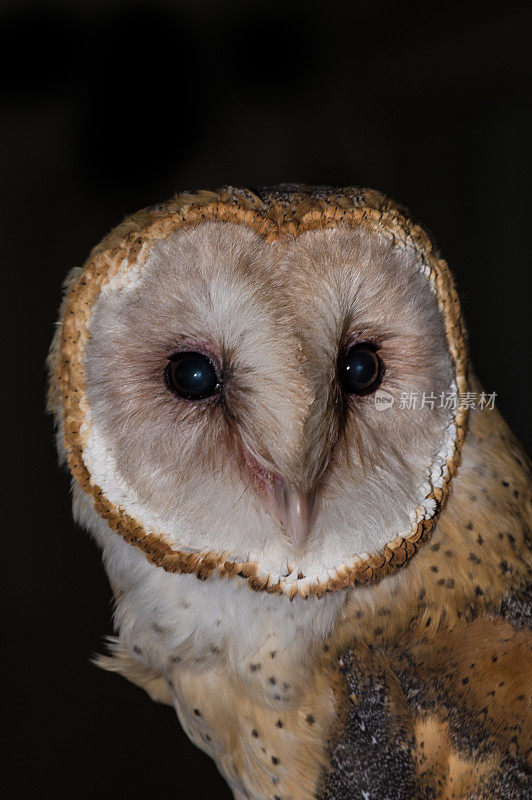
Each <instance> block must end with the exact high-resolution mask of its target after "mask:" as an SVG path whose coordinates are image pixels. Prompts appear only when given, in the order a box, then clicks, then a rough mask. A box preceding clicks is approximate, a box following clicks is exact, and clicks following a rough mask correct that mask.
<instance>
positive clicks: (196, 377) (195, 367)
mask: <svg viewBox="0 0 532 800" xmlns="http://www.w3.org/2000/svg"><path fill="white" fill-rule="evenodd" d="M164 377H165V381H166V385H167V386H168V388H169V389H170V391H171V392H173V393H174V394H176V395H177V396H178V397H183V398H184V399H185V400H203V399H204V398H205V397H211V396H212V395H214V394H217V392H218V391H219V390H220V381H219V380H218V375H217V374H216V370H215V368H214V364H213V363H212V361H211V360H210V359H209V358H207V356H205V355H203V353H193V352H183V353H176V354H175V355H174V356H172V358H171V359H170V360H169V362H168V364H167V365H166V369H165V371H164Z"/></svg>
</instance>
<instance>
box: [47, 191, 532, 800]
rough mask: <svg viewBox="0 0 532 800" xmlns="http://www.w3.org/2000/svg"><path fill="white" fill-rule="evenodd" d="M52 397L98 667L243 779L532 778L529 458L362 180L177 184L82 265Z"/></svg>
mask: <svg viewBox="0 0 532 800" xmlns="http://www.w3.org/2000/svg"><path fill="white" fill-rule="evenodd" d="M49 366H50V376H51V379H50V390H49V408H50V410H51V411H52V412H53V414H54V415H55V418H56V422H57V441H58V448H59V453H60V457H61V459H62V460H63V461H64V462H65V463H66V464H67V465H68V469H69V471H70V473H71V475H72V487H73V512H74V516H75V518H76V520H77V521H78V522H79V523H80V524H81V525H82V526H84V527H85V528H87V529H88V530H89V531H90V533H91V534H92V536H93V537H94V539H95V540H96V542H97V544H98V545H99V547H100V548H101V550H102V556H103V561H104V564H105V568H106V571H107V574H108V577H109V581H110V584H111V587H112V590H113V593H114V597H115V616H114V622H115V632H116V636H115V637H113V639H112V640H111V642H110V645H109V647H110V650H109V652H108V653H107V654H106V655H104V656H102V657H101V658H100V660H99V663H100V665H101V666H103V667H105V668H106V669H109V670H111V671H115V672H117V673H120V674H122V675H124V676H125V677H126V678H128V679H129V680H131V681H133V682H134V683H135V684H138V685H139V686H141V687H143V688H144V689H145V690H146V691H147V692H148V693H149V695H150V696H151V697H152V698H154V699H155V700H158V701H160V702H164V703H168V704H170V705H172V706H173V707H174V708H175V709H176V712H177V715H178V717H179V721H180V723H181V725H182V726H183V728H184V730H185V732H186V733H187V735H188V736H189V737H190V739H191V740H192V741H193V742H194V743H195V744H196V745H197V746H198V747H200V748H201V749H202V750H204V751H205V752H206V753H208V754H209V755H210V756H211V757H212V758H213V759H214V760H215V762H216V764H217V766H218V768H219V770H220V771H221V773H222V775H223V776H224V778H225V780H226V781H227V783H228V784H229V786H230V788H231V790H232V792H233V794H234V797H235V798H237V799H238V800H243V798H252V800H310V798H318V800H346V798H360V800H386V799H388V800H444V798H445V800H451V798H454V799H458V798H463V799H464V800H465V798H468V799H469V800H473V799H474V800H481V799H482V800H484V799H487V798H499V799H500V800H515V799H516V798H525V797H530V796H531V795H530V784H529V783H527V773H526V751H527V748H528V746H529V742H528V736H529V731H530V727H529V723H530V720H529V706H528V705H527V702H528V701H527V698H528V696H529V694H530V676H531V664H530V638H529V635H528V632H527V630H528V629H527V623H528V622H529V614H530V611H529V605H527V594H526V582H527V577H529V573H530V559H529V555H528V553H529V551H528V548H527V544H526V535H527V530H528V521H529V520H530V483H529V472H528V469H529V467H528V462H527V459H526V456H525V455H524V454H523V452H522V450H521V448H520V446H519V444H518V443H517V442H516V440H515V439H514V437H513V436H512V434H511V432H510V431H509V429H508V428H507V426H506V424H505V423H504V422H503V420H502V419H501V417H500V416H499V413H498V411H497V409H496V408H493V404H492V403H491V404H490V403H489V402H486V393H485V392H484V391H483V390H482V387H481V386H480V385H479V383H478V382H477V380H476V379H475V377H474V375H473V373H472V371H471V369H470V368H469V367H468V360H467V354H466V344H465V335H464V326H463V321H462V317H461V312H460V307H459V300H458V296H457V293H456V290H455V286H454V282H453V278H452V277H451V274H450V272H449V270H448V267H447V265H446V263H445V262H444V261H443V260H442V259H441V258H440V256H439V254H438V251H437V250H436V248H435V246H434V244H433V243H432V242H431V240H430V238H429V237H428V235H427V234H426V233H425V231H424V230H423V229H422V228H420V227H419V226H418V225H416V224H414V223H413V222H412V221H411V220H410V219H409V217H408V216H407V214H406V213H405V212H404V210H403V209H402V208H401V207H399V206H397V205H395V204H394V203H392V202H391V201H389V200H388V199H386V198H385V197H383V196H382V195H380V194H378V193H377V192H374V191H369V190H360V189H355V188H346V189H340V190H338V189H332V188H329V187H306V186H298V185H291V184H290V185H288V184H287V185H281V186H277V187H268V188H262V189H254V190H253V191H251V190H248V189H238V188H234V187H225V188H223V189H221V190H219V191H200V192H197V193H182V194H179V195H177V196H176V197H174V198H173V199H171V200H170V201H169V202H166V203H163V204H161V205H155V206H152V207H150V208H147V209H144V210H143V211H140V212H139V213H137V214H135V215H133V216H132V217H130V218H128V219H126V220H125V221H124V222H123V223H122V224H121V225H119V226H118V227H117V228H116V229H115V230H113V231H112V232H111V233H110V234H109V235H108V236H107V237H106V238H105V239H104V240H103V241H102V242H101V243H100V244H99V245H97V246H96V247H95V248H94V250H93V251H92V253H91V255H90V257H89V259H88V261H87V262H86V264H85V265H84V267H83V268H76V269H74V270H73V271H72V272H71V273H70V275H69V277H68V278H67V282H66V292H65V298H64V301H63V306H62V309H61V313H60V320H59V323H58V327H57V332H56V335H55V338H54V340H53V343H52V346H51V350H50V356H49Z"/></svg>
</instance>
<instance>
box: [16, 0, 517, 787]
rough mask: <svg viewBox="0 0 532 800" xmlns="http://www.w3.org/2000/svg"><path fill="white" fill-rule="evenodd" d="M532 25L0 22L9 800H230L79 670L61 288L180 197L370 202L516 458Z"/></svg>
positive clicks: (162, 7)
mask: <svg viewBox="0 0 532 800" xmlns="http://www.w3.org/2000/svg"><path fill="white" fill-rule="evenodd" d="M531 22H532V19H531V16H530V12H529V11H528V10H526V6H525V4H523V6H515V5H512V4H511V3H503V4H498V6H493V7H491V8H490V6H489V5H488V4H487V3H485V2H483V3H467V2H460V3H455V2H450V1H449V2H445V3H437V2H423V3H419V4H410V5H408V4H407V5H405V4H404V3H401V2H378V3H377V2H353V3H349V4H347V3H346V4H341V3H339V2H335V0H330V1H329V2H327V3H312V2H307V3H305V4H302V5H299V4H295V3H287V4H278V3H276V2H270V3H250V2H248V3H244V2H242V3H238V2H230V3H227V2H215V1H214V0H202V2H196V3H193V2H191V1H190V2H157V0H154V2H151V3H144V4H140V5H139V4H137V5H133V4H131V3H126V2H113V1H112V0H106V2H103V1H102V2H100V0H93V2H91V3H89V2H68V3H67V2H63V3H59V2H58V3H57V4H55V5H53V4H52V3H48V2H46V3H40V4H38V5H35V4H34V5H28V4H27V3H26V2H24V0H18V2H16V3H11V4H10V3H9V2H3V4H2V5H1V6H0V103H1V114H2V120H1V127H0V146H1V158H0V170H1V174H0V186H1V214H0V219H1V224H2V227H3V235H2V261H3V272H2V282H3V287H4V290H3V298H4V300H3V313H2V318H3V321H4V322H5V323H6V331H5V333H4V335H3V344H4V348H3V349H4V364H5V366H4V373H3V374H4V380H3V382H2V393H3V398H2V399H3V401H4V406H5V411H4V414H3V419H4V421H5V422H6V423H7V424H6V432H5V433H4V441H5V442H7V445H8V451H7V456H6V457H5V459H4V462H5V463H6V464H8V465H9V469H8V474H7V476H6V477H5V479H4V481H3V483H2V485H3V487H4V492H5V494H4V506H5V507H6V508H7V520H6V514H5V512H4V530H3V537H4V554H5V556H6V559H5V564H6V566H5V568H4V576H5V577H6V578H7V581H5V582H7V586H8V589H9V590H10V595H9V599H8V601H7V602H6V604H5V605H4V631H5V635H4V639H5V644H6V655H5V657H4V658H3V662H2V663H3V665H4V666H6V665H9V666H11V665H12V666H13V671H12V672H10V673H9V674H8V676H7V677H6V678H5V679H4V681H3V694H4V696H5V698H6V699H7V705H8V711H10V712H12V718H10V721H9V722H8V723H7V722H4V725H3V729H4V733H5V738H6V742H5V744H4V746H3V748H2V749H3V752H4V753H6V752H8V753H9V758H8V766H10V767H12V768H13V777H14V781H15V783H14V785H13V786H14V788H13V790H12V794H10V796H13V797H45V796H48V795H50V794H52V796H55V797H57V798H62V797H69V798H71V797H75V798H89V797H91V798H92V797H94V796H95V794H98V793H103V794H105V795H106V794H108V793H109V794H111V793H112V794H113V795H114V796H115V797H118V798H120V797H127V798H130V799H131V800H133V799H134V798H141V797H146V796H147V793H148V795H154V796H156V797H158V798H161V800H163V798H173V799H175V798H180V797H183V798H185V797H186V798H203V797H207V798H209V797H217V798H224V797H229V796H230V794H229V791H228V790H227V789H226V788H225V786H224V784H223V782H222V780H221V778H220V777H219V776H218V773H217V771H216V768H215V766H214V764H213V763H212V762H211V761H210V760H209V759H208V758H207V757H206V756H204V755H202V754H201V753H200V752H199V751H198V750H196V749H195V748H193V747H192V745H190V744H189V743H188V740H186V737H185V736H184V734H183V733H182V732H181V730H180V728H179V726H178V724H177V721H176V719H175V716H174V713H173V711H172V710H171V709H168V708H166V707H157V706H156V705H154V704H153V703H152V702H151V701H150V700H149V699H148V698H147V696H145V695H144V694H143V692H142V691H141V690H139V689H136V688H135V687H133V686H131V685H129V684H128V683H127V682H126V681H124V680H123V679H120V678H118V677H115V676H112V675H109V674H106V673H103V672H101V671H99V670H97V669H96V668H95V667H93V666H91V665H90V664H89V662H88V659H89V656H90V655H91V653H92V652H95V651H98V650H101V648H102V637H103V635H104V634H106V633H109V632H111V604H110V591H109V589H108V587H107V583H106V580H105V576H104V573H103V569H102V567H101V565H100V559H99V554H98V553H97V551H96V548H95V547H94V546H93V545H92V543H91V542H90V541H89V539H88V537H87V536H86V535H85V534H84V533H82V532H80V531H79V530H77V529H76V528H75V526H74V524H73V522H72V521H71V513H70V508H69V498H68V480H67V477H66V475H65V474H62V473H60V472H59V471H58V469H57V467H56V456H55V452H54V448H53V442H52V425H51V421H50V420H49V419H48V418H47V417H45V415H44V413H43V405H44V400H43V395H44V384H45V374H44V367H43V362H44V358H45V354H46V350H47V347H48V343H49V340H50V338H51V336H52V329H53V324H54V320H55V318H56V310H57V306H58V302H59V287H60V283H61V281H62V278H63V276H64V275H65V273H66V272H67V270H68V269H69V268H70V267H71V266H73V265H75V264H80V263H81V262H82V261H83V260H84V258H85V257H86V255H87V253H88V251H89V249H90V247H92V245H94V244H95V243H96V242H97V241H98V240H99V239H100V238H101V236H102V235H103V234H104V233H106V232H107V230H108V229H109V228H110V227H112V226H113V225H114V224H116V223H117V222H118V221H119V220H120V219H121V218H122V217H123V216H124V215H125V214H126V213H128V212H132V211H135V210H136V209H137V208H140V207H142V206H145V205H148V204H150V203H153V202H157V201H159V200H161V199H164V198H166V197H168V196H170V195H171V194H173V193H174V192H175V191H177V190H179V189H186V188H201V187H217V186H219V185H221V184H223V183H232V184H235V185H239V184H243V185H251V186H254V185H260V184H265V183H275V182H280V181H304V182H307V183H329V184H338V185H346V184H354V185H361V186H371V187H373V188H377V189H380V190H382V191H384V192H386V193H388V194H390V195H391V196H393V197H395V198H396V199H397V200H399V201H400V202H402V203H404V204H406V205H407V206H408V207H409V208H410V210H411V211H412V213H413V215H414V216H415V217H416V218H418V219H419V220H420V221H421V222H423V223H424V224H425V225H427V226H428V227H429V229H430V230H431V231H432V233H433V234H434V236H435V237H436V240H437V241H438V243H439V245H440V247H441V249H442V251H443V253H444V255H445V256H446V257H447V259H448V261H449V263H450V265H451V267H452V269H453V270H454V272H455V275H456V277H457V280H458V286H459V289H460V292H461V295H462V298H463V302H464V307H465V313H466V319H467V322H468V326H469V330H470V346H471V352H472V361H473V363H474V364H475V368H476V371H477V374H478V375H479V377H480V379H481V380H482V382H483V383H484V386H485V388H486V390H488V391H490V392H493V391H495V392H497V393H498V398H497V402H498V405H499V407H500V409H501V410H502V411H503V413H504V415H505V416H506V418H507V420H508V421H509V422H510V424H511V425H512V427H513V428H514V430H515V431H516V432H517V433H518V434H519V435H520V437H521V438H522V439H523V440H524V441H525V444H527V445H528V446H530V442H531V436H530V426H529V424H528V416H529V409H530V401H529V394H528V392H529V390H530V386H529V383H528V381H527V378H528V375H529V371H528V362H529V344H530V339H529V336H528V332H529V316H530V296H529V290H530V282H529V280H528V275H529V270H530V262H531V259H530V232H531V225H530V219H531V212H532V204H531V201H530V189H529V183H530V178H531V169H530V167H531V143H532V113H531V106H530V100H531V97H530V91H529V86H530V82H531V79H532V69H531V61H530V56H529V52H530V39H531ZM4 774H5V773H4Z"/></svg>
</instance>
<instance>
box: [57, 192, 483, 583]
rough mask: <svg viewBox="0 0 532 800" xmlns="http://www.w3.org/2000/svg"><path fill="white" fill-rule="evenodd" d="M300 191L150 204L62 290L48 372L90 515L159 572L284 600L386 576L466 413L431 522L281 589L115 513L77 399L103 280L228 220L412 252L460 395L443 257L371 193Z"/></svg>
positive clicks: (81, 395)
mask: <svg viewBox="0 0 532 800" xmlns="http://www.w3.org/2000/svg"><path fill="white" fill-rule="evenodd" d="M310 191H311V189H306V188H305V187H296V188H295V189H294V188H291V187H290V188H287V189H285V190H283V189H282V188H279V189H272V190H270V191H265V192H264V193H263V194H262V195H261V194H259V193H255V192H253V191H250V190H247V189H234V188H232V187H225V188H223V189H220V190H219V191H216V192H213V191H200V192H197V193H194V194H188V193H184V194H179V195H177V196H176V197H174V198H172V199H171V200H170V201H168V202H167V203H164V204H161V205H157V206H152V207H151V208H148V209H144V210H142V211H139V212H138V213H137V214H135V215H133V216H132V217H129V218H127V219H126V220H125V221H124V222H123V223H122V224H121V225H119V226H118V227H117V228H115V229H114V230H113V231H111V232H110V234H108V236H106V237H105V238H104V239H103V241H102V242H101V243H100V244H99V245H97V246H96V247H95V248H94V249H93V251H92V252H91V254H90V256H89V259H88V260H87V262H86V264H85V266H84V268H83V271H82V273H81V275H80V277H79V279H78V280H77V281H76V282H75V283H74V285H73V286H72V288H71V289H70V292H69V295H68V298H67V303H66V308H65V313H64V317H63V321H62V326H61V340H60V354H59V363H58V366H57V371H56V376H57V381H58V384H59V387H60V395H61V402H62V412H63V437H64V445H65V448H66V451H67V457H68V464H69V467H70V470H71V472H72V475H73V476H74V478H75V479H76V481H77V482H78V484H79V485H80V486H81V488H82V489H83V490H84V491H85V492H86V494H87V495H89V496H91V497H92V499H93V502H94V507H95V509H96V511H97V512H98V514H99V515H100V516H101V517H103V518H104V519H105V520H106V521H107V523H108V525H109V526H110V527H111V528H112V529H113V530H114V531H116V532H117V533H118V534H119V535H120V536H122V538H123V539H124V540H125V541H126V542H129V543H130V544H131V545H134V546H136V547H139V548H140V549H141V550H142V551H143V552H144V554H145V556H146V558H147V559H148V560H149V561H150V562H151V563H152V564H155V565H156V566H159V567H162V568H163V569H164V570H166V571H168V572H181V573H195V574H196V575H197V576H198V578H201V579H205V578H207V577H208V576H209V575H211V574H212V573H213V572H214V571H217V572H218V574H221V575H227V576H228V577H233V576H240V577H242V578H245V579H246V580H247V581H248V583H249V586H250V587H251V588H252V589H254V590H256V591H266V592H270V593H284V594H287V595H288V596H290V597H294V596H295V595H297V594H301V595H303V596H308V595H316V596H322V595H323V594H325V593H326V592H330V591H334V590H336V589H341V588H344V587H345V586H348V585H350V584H355V583H356V584H366V583H369V582H371V581H376V580H379V579H381V578H383V577H384V576H386V575H390V574H392V573H393V572H395V571H396V570H397V569H399V568H400V567H402V566H404V565H405V564H406V563H408V561H409V560H410V558H411V557H412V556H413V555H414V553H415V552H416V551H417V549H418V548H419V547H420V545H421V544H422V543H423V542H424V541H425V540H426V539H427V538H428V537H429V535H430V533H431V531H432V530H433V528H434V526H435V522H436V518H437V515H438V514H439V513H440V511H441V509H442V508H443V507H444V505H445V502H446V500H447V498H448V496H449V494H450V489H451V481H452V478H453V476H454V475H455V473H456V470H457V468H458V465H459V461H460V452H461V448H462V444H463V441H464V438H465V433H466V426H467V416H468V410H467V408H462V407H459V408H458V409H457V411H456V417H455V425H456V438H455V442H454V452H453V455H452V457H451V458H450V459H449V460H448V462H447V473H446V475H445V479H444V484H443V486H442V487H441V488H435V487H432V488H431V491H430V493H429V494H428V495H427V498H426V499H433V500H435V502H436V510H435V512H434V513H433V514H432V516H431V517H428V516H427V514H425V516H424V517H423V518H422V519H421V520H420V521H418V522H416V523H414V524H413V527H412V529H411V531H410V533H409V535H408V536H406V537H401V536H399V537H398V538H396V539H395V540H394V541H392V542H389V543H388V544H387V545H385V547H384V548H383V549H382V550H381V551H380V552H378V553H375V554H373V555H371V556H370V557H368V558H365V559H359V560H358V561H357V562H356V563H355V565H354V566H347V565H343V566H341V567H339V568H337V569H336V575H335V576H334V577H332V578H330V579H329V580H328V581H327V582H326V583H321V582H319V581H317V582H315V583H310V584H309V583H308V582H306V583H304V581H303V579H304V576H301V580H298V581H294V582H292V583H290V584H289V585H287V586H285V585H283V582H282V581H281V580H278V581H276V582H274V581H273V580H272V579H271V578H270V577H269V576H266V577H260V576H259V570H258V566H257V564H255V563H252V562H241V563H235V562H233V561H231V560H230V555H229V554H227V553H214V552H209V553H187V552H183V551H179V550H173V549H172V547H171V545H170V543H169V542H168V541H166V540H165V538H164V537H163V536H161V535H159V534H154V533H147V532H146V531H145V530H144V528H143V527H142V525H140V523H139V522H138V521H137V520H135V519H134V518H132V517H131V516H129V515H128V514H126V512H125V511H124V509H122V508H116V507H115V506H114V505H113V504H112V503H111V502H109V500H107V498H106V497H105V496H104V494H103V492H102V490H101V489H100V487H98V486H96V485H94V484H93V483H92V482H91V478H90V475H89V472H88V470H87V468H86V466H85V463H84V460H83V441H82V436H81V426H82V424H83V423H84V422H85V417H86V412H87V410H88V401H87V397H86V394H85V376H84V369H83V358H84V350H85V345H86V342H87V339H88V335H89V321H90V318H91V314H92V309H93V306H94V304H95V302H96V300H97V298H98V296H99V294H100V291H101V289H102V287H103V286H104V284H106V283H107V282H109V281H110V280H111V279H112V278H113V277H114V276H115V275H116V274H117V272H118V271H119V270H124V268H125V269H126V271H127V269H129V268H130V267H131V265H132V264H134V263H138V262H139V261H140V262H141V263H143V262H144V261H145V258H146V256H147V253H146V251H147V248H146V247H145V245H146V244H147V243H149V242H152V241H154V240H156V239H160V238H166V237H167V236H168V235H169V234H170V233H172V232H173V231H174V230H176V229H178V228H191V227H195V226H197V225H199V224H201V223H202V222H205V221H208V220H213V219H216V220H217V221H225V222H234V223H240V224H245V225H248V226H249V227H250V228H252V229H253V230H254V231H256V232H257V233H258V234H259V235H261V236H263V237H264V238H265V239H266V240H267V241H274V240H277V239H279V238H280V237H282V236H283V235H286V234H288V235H292V236H299V235H300V234H302V233H304V232H306V231H310V230H314V229H316V228H331V227H337V226H359V225H363V226H366V227H368V228H370V229H372V230H378V231H380V232H381V233H385V234H386V235H388V236H391V237H392V238H393V240H394V242H395V243H396V244H398V245H399V246H403V247H406V246H410V247H414V248H415V249H416V250H417V251H418V252H419V253H420V255H421V256H422V258H423V261H424V263H425V264H426V265H427V266H428V267H429V270H430V274H429V279H430V280H431V281H433V283H434V286H435V290H436V293H437V298H438V303H439V307H440V309H441V312H442V315H443V318H444V323H445V330H446V335H447V341H448V344H449V350H450V353H451V356H452V359H453V362H454V367H455V381H456V385H457V390H458V392H459V393H461V392H466V391H467V386H468V378H467V354H466V344H465V334H464V328H463V323H462V317H461V312H460V304H459V300H458V295H457V292H456V289H455V286H454V281H453V278H452V275H451V273H450V271H449V269H448V267H447V264H446V262H445V261H443V260H442V259H440V258H439V256H438V253H437V251H436V250H435V248H434V246H433V244H432V242H431V240H430V238H429V236H428V235H427V233H426V232H425V231H424V230H423V229H422V228H421V227H419V226H418V225H416V224H414V223H413V222H411V221H410V220H409V219H408V218H407V217H406V215H405V214H404V213H403V211H402V209H401V208H400V207H399V206H396V205H395V204H393V203H392V202H391V201H389V200H388V199H386V198H385V197H383V196H382V195H380V194H379V193H377V192H374V191H371V190H359V189H353V188H347V189H341V190H337V191H334V190H329V191H327V190H320V192H319V194H317V193H316V192H315V191H314V192H313V193H312V194H310Z"/></svg>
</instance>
